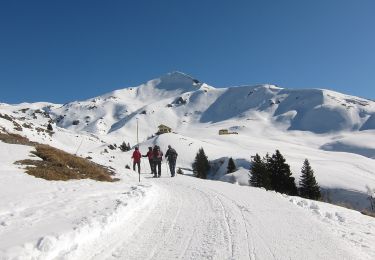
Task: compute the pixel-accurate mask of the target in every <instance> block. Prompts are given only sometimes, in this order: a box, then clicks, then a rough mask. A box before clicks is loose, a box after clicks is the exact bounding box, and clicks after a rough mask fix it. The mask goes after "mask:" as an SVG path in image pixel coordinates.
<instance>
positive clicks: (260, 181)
mask: <svg viewBox="0 0 375 260" xmlns="http://www.w3.org/2000/svg"><path fill="white" fill-rule="evenodd" d="M268 158H269V156H268V154H267V155H266V157H264V158H263V159H262V158H260V156H259V154H256V155H255V156H254V157H252V159H251V168H250V180H249V184H250V185H251V186H254V187H264V188H266V189H270V188H271V180H270V172H269V170H268V167H267V162H268Z"/></svg>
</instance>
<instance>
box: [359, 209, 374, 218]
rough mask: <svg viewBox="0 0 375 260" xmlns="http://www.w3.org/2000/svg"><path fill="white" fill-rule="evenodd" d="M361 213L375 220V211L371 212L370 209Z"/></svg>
mask: <svg viewBox="0 0 375 260" xmlns="http://www.w3.org/2000/svg"><path fill="white" fill-rule="evenodd" d="M361 213H362V214H363V215H366V216H369V217H373V218H375V212H374V211H370V210H368V209H365V210H362V211H361Z"/></svg>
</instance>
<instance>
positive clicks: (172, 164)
mask: <svg viewBox="0 0 375 260" xmlns="http://www.w3.org/2000/svg"><path fill="white" fill-rule="evenodd" d="M177 156H178V154H177V152H176V150H175V149H173V148H172V146H170V145H168V150H167V152H166V153H165V158H167V160H168V164H169V169H170V170H171V177H174V176H175V174H176V160H177Z"/></svg>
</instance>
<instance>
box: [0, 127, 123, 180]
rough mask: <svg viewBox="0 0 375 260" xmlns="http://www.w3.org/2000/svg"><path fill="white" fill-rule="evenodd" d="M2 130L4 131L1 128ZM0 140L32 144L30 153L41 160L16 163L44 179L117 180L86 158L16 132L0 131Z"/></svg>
mask: <svg viewBox="0 0 375 260" xmlns="http://www.w3.org/2000/svg"><path fill="white" fill-rule="evenodd" d="M3 131H5V130H4V129H3ZM0 141H3V142H4V143H8V144H21V145H28V146H34V147H35V149H36V151H33V152H32V153H33V154H34V155H35V156H37V157H39V158H41V159H42V160H31V159H26V160H21V161H17V162H15V163H16V164H20V165H26V173H28V174H30V175H32V176H35V177H37V178H43V179H46V180H55V181H56V180H63V181H67V180H71V179H93V180H97V181H109V182H112V181H117V180H118V179H117V178H112V177H111V175H113V174H114V173H113V171H111V170H109V169H107V168H105V167H103V166H101V165H99V164H96V163H93V162H91V161H89V160H87V159H84V158H81V157H78V156H75V155H72V154H69V153H67V152H64V151H62V150H59V149H56V148H53V147H51V146H48V145H44V144H38V143H36V142H31V141H30V140H29V139H28V138H26V137H23V136H21V135H18V134H12V133H7V132H5V133H1V132H0Z"/></svg>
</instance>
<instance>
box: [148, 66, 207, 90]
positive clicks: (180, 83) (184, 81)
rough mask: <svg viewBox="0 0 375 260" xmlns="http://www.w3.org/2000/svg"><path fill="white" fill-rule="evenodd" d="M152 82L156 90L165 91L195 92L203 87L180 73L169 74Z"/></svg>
mask: <svg viewBox="0 0 375 260" xmlns="http://www.w3.org/2000/svg"><path fill="white" fill-rule="evenodd" d="M151 82H152V83H153V84H152V85H154V87H155V88H158V89H164V90H183V91H194V90H197V89H198V88H199V87H200V86H201V85H202V84H201V83H200V82H199V80H197V79H194V78H193V77H191V76H190V75H187V74H185V73H183V72H180V71H173V72H169V73H167V74H165V75H162V76H161V77H160V78H158V79H155V80H152V81H151Z"/></svg>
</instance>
